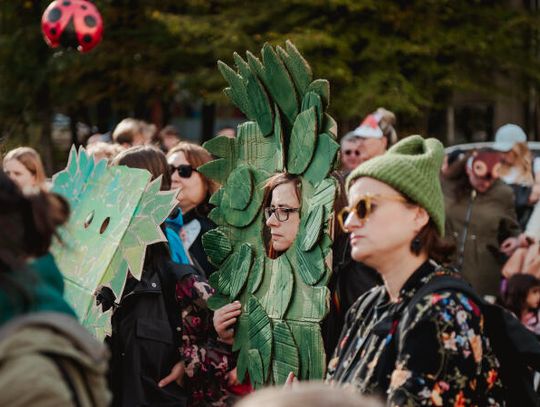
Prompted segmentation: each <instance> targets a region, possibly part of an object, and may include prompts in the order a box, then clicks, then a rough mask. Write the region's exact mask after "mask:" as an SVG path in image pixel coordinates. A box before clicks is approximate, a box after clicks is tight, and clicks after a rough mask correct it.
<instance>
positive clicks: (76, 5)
mask: <svg viewBox="0 0 540 407" xmlns="http://www.w3.org/2000/svg"><path fill="white" fill-rule="evenodd" d="M41 29H42V31H43V36H44V37H45V41H46V42H47V44H49V46H50V47H52V48H56V47H58V46H59V45H62V46H64V47H72V48H76V49H77V50H79V51H81V52H88V51H90V50H91V49H92V48H94V47H95V46H96V45H98V44H99V42H100V41H101V37H102V36H103V20H102V19H101V15H100V14H99V11H98V9H97V8H96V6H94V4H92V3H90V2H89V1H86V0H57V1H53V2H52V3H51V4H49V7H47V9H46V10H45V12H44V13H43V16H42V17H41Z"/></svg>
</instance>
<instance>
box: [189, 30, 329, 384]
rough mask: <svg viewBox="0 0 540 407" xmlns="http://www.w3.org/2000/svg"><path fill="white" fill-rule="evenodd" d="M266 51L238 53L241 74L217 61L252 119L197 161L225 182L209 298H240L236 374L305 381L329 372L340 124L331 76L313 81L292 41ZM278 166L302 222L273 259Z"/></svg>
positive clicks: (217, 201) (213, 240)
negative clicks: (294, 183) (269, 188)
mask: <svg viewBox="0 0 540 407" xmlns="http://www.w3.org/2000/svg"><path fill="white" fill-rule="evenodd" d="M261 55H262V56H261V58H259V57H257V56H255V55H254V54H252V53H251V52H249V51H248V52H246V58H245V59H244V58H242V57H240V56H239V55H238V54H235V55H234V56H233V58H234V63H235V65H236V71H235V70H233V69H231V68H229V67H228V66H226V65H225V64H223V63H221V62H220V63H219V69H220V71H221V72H222V74H223V76H224V78H225V79H226V81H227V82H228V83H229V88H227V89H226V90H225V93H226V94H227V95H229V96H230V97H231V99H232V101H233V103H235V104H236V105H237V106H238V107H239V108H240V110H242V111H243V112H244V113H245V114H246V116H247V117H248V119H249V121H247V122H245V123H243V124H241V125H239V126H238V131H237V137H236V138H235V139H234V140H230V139H227V140H225V139H223V138H216V139H213V140H210V141H208V142H207V143H205V145H204V146H205V147H206V148H207V149H208V151H210V152H211V153H212V154H214V155H215V156H216V157H217V160H215V161H212V162H210V163H207V164H205V165H203V166H201V167H200V168H199V171H200V172H201V173H203V174H204V175H206V176H207V177H209V178H211V179H213V180H215V181H217V182H219V183H221V184H222V185H223V187H222V188H221V189H220V190H218V191H217V192H216V193H214V195H213V196H212V197H211V199H210V202H211V203H212V204H213V205H215V208H214V209H213V210H212V211H211V213H210V215H209V217H210V219H212V220H213V221H214V222H215V223H216V224H217V225H218V228H217V229H216V230H217V231H214V232H209V233H208V235H206V236H208V237H205V238H203V244H204V246H205V249H206V252H207V254H208V256H209V258H210V261H212V263H213V264H215V265H217V266H218V267H219V270H218V271H216V272H215V273H213V274H212V276H211V277H210V284H211V285H212V286H213V287H214V288H215V289H216V294H215V295H214V296H213V297H211V298H210V300H209V302H208V303H209V306H210V307H211V308H212V309H217V308H219V307H221V306H223V305H225V304H226V303H228V302H231V301H234V300H238V301H240V303H241V304H242V309H243V312H242V315H241V316H240V318H239V320H238V322H237V324H236V327H235V342H234V347H233V349H234V351H237V352H238V360H237V372H238V379H239V380H240V381H243V380H244V379H245V377H246V374H249V377H250V380H251V383H252V384H253V385H254V386H255V387H256V388H259V387H262V386H263V385H267V384H271V383H282V382H283V380H284V379H285V378H286V376H287V375H288V373H289V372H290V371H293V372H298V375H299V377H300V378H301V379H308V378H317V379H322V378H323V374H324V359H322V358H321V354H322V353H324V349H323V346H322V339H321V337H320V326H319V324H320V322H321V321H322V319H323V318H324V316H325V315H326V313H327V311H328V307H329V291H328V288H327V287H326V286H325V285H326V284H327V283H328V281H329V278H330V269H329V265H331V246H332V240H331V235H332V224H333V222H332V220H333V202H334V197H335V193H336V184H335V181H333V180H332V179H330V178H329V173H330V171H331V170H332V168H333V166H334V163H335V160H336V154H337V149H338V148H339V145H338V144H337V143H336V141H335V138H336V134H337V128H336V124H335V121H334V120H333V119H332V118H331V117H330V116H329V115H328V114H327V113H326V108H327V106H328V101H329V84H328V82H327V81H325V80H321V79H315V80H313V74H312V71H311V68H310V66H309V64H308V63H307V62H306V60H305V59H304V58H303V57H302V55H301V54H300V52H298V50H297V49H296V47H295V46H294V45H293V44H292V43H291V42H290V41H287V42H286V44H285V47H283V48H281V47H276V48H273V47H272V46H270V45H268V44H267V45H265V46H264V47H263V49H262V52H261ZM277 172H287V173H290V174H294V175H297V176H298V177H299V179H300V182H301V185H302V187H301V191H302V192H301V195H302V196H301V201H302V204H301V208H302V210H301V213H300V221H301V227H300V228H299V233H298V236H297V237H296V239H295V243H294V244H293V245H292V247H290V248H289V249H288V250H287V251H286V252H285V253H283V254H282V255H281V256H279V257H277V258H269V257H268V252H269V250H268V249H269V248H268V247H267V244H268V242H267V241H268V240H269V233H268V232H269V231H268V229H267V228H266V226H265V218H264V216H263V199H264V198H265V191H264V185H265V184H266V183H267V181H268V179H269V178H270V177H271V176H272V175H273V174H275V173H277ZM266 204H268V202H265V205H266ZM301 347H303V348H305V349H301Z"/></svg>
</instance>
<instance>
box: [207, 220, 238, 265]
mask: <svg viewBox="0 0 540 407" xmlns="http://www.w3.org/2000/svg"><path fill="white" fill-rule="evenodd" d="M202 241H203V245H204V246H205V247H206V254H207V255H208V258H209V259H210V261H211V262H212V264H214V265H215V266H217V267H219V265H220V264H221V263H223V260H225V259H226V258H227V256H228V255H229V254H230V253H231V252H232V246H231V241H230V240H229V238H228V237H227V235H225V233H223V232H222V231H221V230H220V229H219V228H218V229H214V230H210V231H208V233H205V234H204V235H203V237H202Z"/></svg>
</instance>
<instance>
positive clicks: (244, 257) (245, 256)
mask: <svg viewBox="0 0 540 407" xmlns="http://www.w3.org/2000/svg"><path fill="white" fill-rule="evenodd" d="M252 259H253V250H251V246H250V245H249V244H248V243H243V244H242V245H240V249H239V250H238V256H237V257H236V264H235V265H234V270H233V271H232V276H231V293H230V296H231V298H236V296H237V295H238V294H239V293H240V291H242V288H244V285H245V284H246V281H247V278H248V274H249V269H250V268H251V262H252Z"/></svg>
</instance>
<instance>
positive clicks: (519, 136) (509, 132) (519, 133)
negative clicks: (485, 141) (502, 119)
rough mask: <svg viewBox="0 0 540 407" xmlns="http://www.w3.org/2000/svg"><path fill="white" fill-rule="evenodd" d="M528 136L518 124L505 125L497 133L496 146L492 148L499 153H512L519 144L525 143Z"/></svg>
mask: <svg viewBox="0 0 540 407" xmlns="http://www.w3.org/2000/svg"><path fill="white" fill-rule="evenodd" d="M526 141H527V135H526V134H525V132H524V131H523V129H522V128H521V127H519V126H518V125H517V124H505V125H504V126H501V127H499V129H498V130H497V133H495V144H493V146H492V148H493V149H494V150H497V151H503V152H507V151H510V150H511V149H512V148H513V147H514V145H516V144H517V143H525V142H526Z"/></svg>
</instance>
